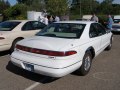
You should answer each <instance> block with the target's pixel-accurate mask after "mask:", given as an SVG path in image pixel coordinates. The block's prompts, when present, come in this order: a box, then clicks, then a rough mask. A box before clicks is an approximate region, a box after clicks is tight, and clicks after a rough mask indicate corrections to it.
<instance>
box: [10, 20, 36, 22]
mask: <svg viewBox="0 0 120 90" xmlns="http://www.w3.org/2000/svg"><path fill="white" fill-rule="evenodd" d="M8 21H12V22H28V21H36V20H8Z"/></svg>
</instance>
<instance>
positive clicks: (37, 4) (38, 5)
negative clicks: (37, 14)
mask: <svg viewBox="0 0 120 90" xmlns="http://www.w3.org/2000/svg"><path fill="white" fill-rule="evenodd" d="M29 7H30V10H34V11H42V10H43V9H45V2H44V0H33V2H32V4H31V5H30V6H29Z"/></svg>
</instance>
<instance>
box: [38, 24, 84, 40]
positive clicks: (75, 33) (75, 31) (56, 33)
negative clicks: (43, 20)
mask: <svg viewBox="0 0 120 90" xmlns="http://www.w3.org/2000/svg"><path fill="white" fill-rule="evenodd" d="M85 26H86V24H76V23H53V24H50V25H48V26H47V27H46V28H44V29H43V30H42V31H40V32H39V33H37V34H36V35H37V36H46V37H57V38H80V36H81V34H82V32H83V30H84V28H85Z"/></svg>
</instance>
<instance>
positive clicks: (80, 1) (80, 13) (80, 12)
mask: <svg viewBox="0 0 120 90" xmlns="http://www.w3.org/2000/svg"><path fill="white" fill-rule="evenodd" d="M81 5H82V4H81V0H80V18H82V11H81V9H82V8H81Z"/></svg>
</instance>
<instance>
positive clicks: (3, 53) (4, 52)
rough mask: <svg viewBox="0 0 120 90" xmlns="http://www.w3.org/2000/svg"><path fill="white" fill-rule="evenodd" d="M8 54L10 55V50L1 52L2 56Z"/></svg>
mask: <svg viewBox="0 0 120 90" xmlns="http://www.w3.org/2000/svg"><path fill="white" fill-rule="evenodd" d="M8 54H10V51H9V50H8V51H2V52H0V56H5V55H8Z"/></svg>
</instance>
